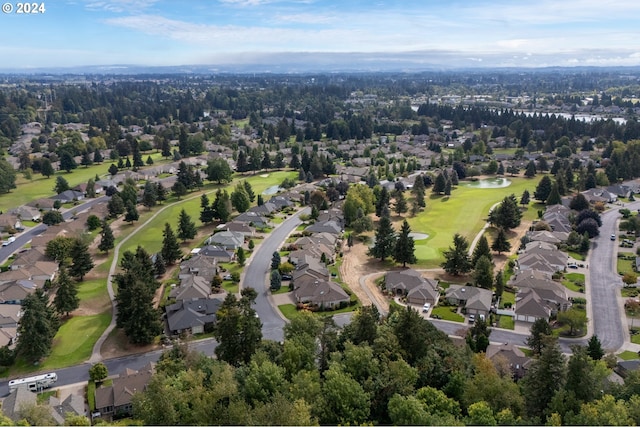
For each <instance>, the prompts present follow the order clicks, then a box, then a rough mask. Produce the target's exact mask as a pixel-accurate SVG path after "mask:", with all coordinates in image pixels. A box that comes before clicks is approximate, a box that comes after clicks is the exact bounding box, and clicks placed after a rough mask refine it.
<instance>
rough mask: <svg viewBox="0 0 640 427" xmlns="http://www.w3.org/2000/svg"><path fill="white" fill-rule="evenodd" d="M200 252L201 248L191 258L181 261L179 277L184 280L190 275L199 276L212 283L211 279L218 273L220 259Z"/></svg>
mask: <svg viewBox="0 0 640 427" xmlns="http://www.w3.org/2000/svg"><path fill="white" fill-rule="evenodd" d="M200 252H201V250H199V251H198V253H196V254H195V255H193V256H192V257H191V258H189V259H187V260H185V261H182V262H181V263H180V274H179V275H178V278H179V279H181V280H182V279H185V278H187V277H189V276H199V277H202V278H203V279H204V280H205V281H206V282H208V283H211V280H213V278H214V276H215V275H216V274H217V270H218V261H217V259H216V258H214V257H210V256H205V255H204V254H202V253H200Z"/></svg>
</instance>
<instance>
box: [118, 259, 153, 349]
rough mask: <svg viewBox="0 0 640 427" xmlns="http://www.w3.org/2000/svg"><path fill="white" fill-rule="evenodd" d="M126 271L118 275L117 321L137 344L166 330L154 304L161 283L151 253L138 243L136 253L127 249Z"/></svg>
mask: <svg viewBox="0 0 640 427" xmlns="http://www.w3.org/2000/svg"><path fill="white" fill-rule="evenodd" d="M122 268H123V270H124V271H123V273H120V274H117V275H116V276H115V282H116V284H117V286H118V293H117V295H116V302H117V304H118V311H117V316H118V317H117V319H116V325H117V326H118V327H120V328H122V329H123V331H124V333H125V334H126V335H127V338H129V341H130V342H132V343H133V344H142V345H144V344H149V343H151V342H153V340H154V339H155V337H156V336H157V335H158V334H160V333H161V332H162V326H161V324H160V317H159V313H158V312H157V310H156V309H155V308H154V306H153V297H154V293H155V290H156V288H157V286H158V283H157V282H156V281H155V279H154V278H153V275H154V273H155V271H154V268H153V265H152V264H151V259H150V257H149V254H148V253H147V252H146V251H144V249H142V248H141V247H138V250H137V251H136V254H135V255H133V254H132V253H131V252H128V251H127V252H126V253H125V254H124V255H123V260H122Z"/></svg>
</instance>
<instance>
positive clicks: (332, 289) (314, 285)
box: [293, 280, 350, 309]
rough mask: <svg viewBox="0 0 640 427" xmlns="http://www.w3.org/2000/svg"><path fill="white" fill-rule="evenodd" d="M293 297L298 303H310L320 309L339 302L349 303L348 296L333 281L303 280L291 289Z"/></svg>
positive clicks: (337, 304) (333, 305)
mask: <svg viewBox="0 0 640 427" xmlns="http://www.w3.org/2000/svg"><path fill="white" fill-rule="evenodd" d="M293 295H294V298H295V300H296V301H297V302H300V303H311V304H314V305H317V306H318V307H320V308H321V309H326V308H333V307H336V306H339V305H340V304H343V305H344V304H349V301H350V297H349V294H347V293H346V292H345V291H344V289H342V288H341V287H340V285H338V284H337V283H335V282H331V281H327V280H313V281H308V282H305V283H304V284H303V285H302V286H298V287H296V289H295V290H294V291H293Z"/></svg>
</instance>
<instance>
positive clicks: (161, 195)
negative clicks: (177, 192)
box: [156, 181, 167, 204]
mask: <svg viewBox="0 0 640 427" xmlns="http://www.w3.org/2000/svg"><path fill="white" fill-rule="evenodd" d="M156 200H157V201H158V203H160V204H162V202H164V201H165V200H167V190H165V188H164V186H163V185H162V183H161V182H160V181H158V182H157V183H156Z"/></svg>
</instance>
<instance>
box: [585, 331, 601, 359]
mask: <svg viewBox="0 0 640 427" xmlns="http://www.w3.org/2000/svg"><path fill="white" fill-rule="evenodd" d="M587 353H588V354H589V356H590V357H591V358H592V359H593V360H600V359H602V358H603V357H604V350H603V349H602V344H601V343H600V339H599V338H598V336H597V335H592V336H591V338H589V343H588V345H587Z"/></svg>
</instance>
